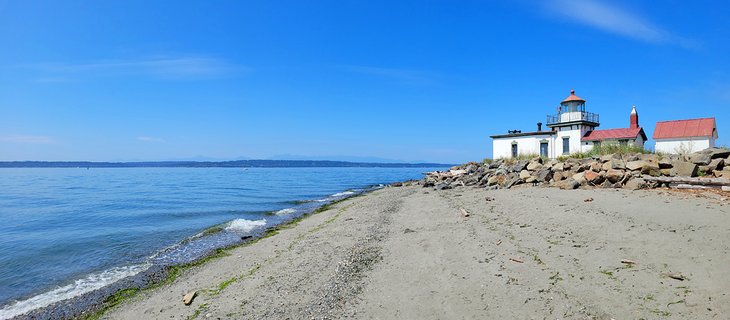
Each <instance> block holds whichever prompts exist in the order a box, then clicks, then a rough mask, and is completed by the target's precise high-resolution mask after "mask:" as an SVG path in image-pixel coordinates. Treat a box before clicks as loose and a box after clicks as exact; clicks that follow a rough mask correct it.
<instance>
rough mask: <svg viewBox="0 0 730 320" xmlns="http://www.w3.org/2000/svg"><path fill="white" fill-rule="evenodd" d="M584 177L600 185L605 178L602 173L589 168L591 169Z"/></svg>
mask: <svg viewBox="0 0 730 320" xmlns="http://www.w3.org/2000/svg"><path fill="white" fill-rule="evenodd" d="M583 177H584V178H585V179H586V181H588V183H590V184H591V185H599V184H601V183H603V180H605V179H604V178H603V175H601V174H600V173H598V172H595V171H593V170H589V171H586V172H584V175H583Z"/></svg>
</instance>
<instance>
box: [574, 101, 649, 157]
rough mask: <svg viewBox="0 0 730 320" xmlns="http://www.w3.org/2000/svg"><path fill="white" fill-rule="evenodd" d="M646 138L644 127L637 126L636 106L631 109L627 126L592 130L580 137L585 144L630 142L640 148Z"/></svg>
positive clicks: (637, 114) (625, 143)
mask: <svg viewBox="0 0 730 320" xmlns="http://www.w3.org/2000/svg"><path fill="white" fill-rule="evenodd" d="M646 140H648V139H647V138H646V133H644V128H642V127H641V126H639V113H638V112H636V106H634V107H633V108H632V109H631V116H629V127H628V128H619V129H605V130H592V131H588V132H587V133H586V134H585V135H584V136H583V138H581V141H583V143H584V144H586V145H593V146H597V145H600V144H603V143H616V144H624V145H628V144H632V145H635V146H637V147H642V148H643V147H644V143H645V142H646Z"/></svg>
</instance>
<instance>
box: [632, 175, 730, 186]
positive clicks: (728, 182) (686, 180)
mask: <svg viewBox="0 0 730 320" xmlns="http://www.w3.org/2000/svg"><path fill="white" fill-rule="evenodd" d="M644 180H646V181H655V182H660V183H675V184H691V185H699V186H730V179H725V178H690V177H644Z"/></svg>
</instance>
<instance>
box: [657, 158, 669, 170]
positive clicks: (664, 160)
mask: <svg viewBox="0 0 730 320" xmlns="http://www.w3.org/2000/svg"><path fill="white" fill-rule="evenodd" d="M671 168H672V159H670V158H667V157H664V158H662V159H661V160H659V169H671Z"/></svg>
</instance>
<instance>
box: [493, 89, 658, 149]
mask: <svg viewBox="0 0 730 320" xmlns="http://www.w3.org/2000/svg"><path fill="white" fill-rule="evenodd" d="M629 123H630V127H629V128H618V129H608V130H596V128H597V127H598V126H599V125H600V123H599V119H598V114H595V113H591V112H588V111H586V101H585V100H584V99H583V98H581V97H579V96H576V95H575V90H570V95H569V96H568V97H567V98H565V99H564V100H563V101H561V102H560V105H559V106H558V113H557V114H552V115H549V116H547V127H548V128H550V130H547V131H543V130H542V123H541V122H538V123H537V131H532V132H522V131H521V130H510V131H509V132H508V133H507V134H501V135H494V136H491V138H492V157H493V159H503V158H516V157H518V156H520V155H540V156H541V157H546V158H556V157H559V156H561V155H568V154H571V153H576V152H588V151H590V150H591V149H593V147H594V146H598V145H601V143H616V144H624V145H625V144H629V143H631V144H633V145H635V146H637V147H643V146H644V142H645V141H646V134H645V133H644V129H642V128H641V126H640V125H639V114H638V113H637V112H636V107H634V108H632V110H631V115H630V117H629Z"/></svg>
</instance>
